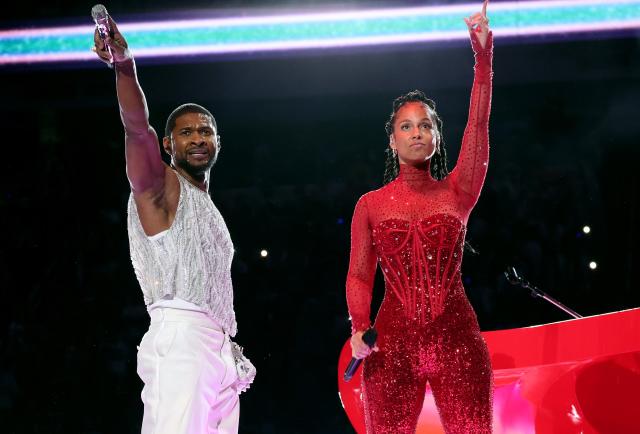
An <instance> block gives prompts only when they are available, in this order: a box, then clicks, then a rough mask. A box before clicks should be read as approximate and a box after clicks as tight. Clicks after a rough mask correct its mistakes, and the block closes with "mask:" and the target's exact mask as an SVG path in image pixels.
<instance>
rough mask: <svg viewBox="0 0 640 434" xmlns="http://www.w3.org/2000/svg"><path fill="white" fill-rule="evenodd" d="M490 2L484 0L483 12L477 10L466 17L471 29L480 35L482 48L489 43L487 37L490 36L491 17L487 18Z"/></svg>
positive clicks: (465, 20)
mask: <svg viewBox="0 0 640 434" xmlns="http://www.w3.org/2000/svg"><path fill="white" fill-rule="evenodd" d="M488 4H489V0H484V3H482V11H481V12H476V13H475V14H473V15H471V16H470V17H469V18H465V19H464V22H465V23H467V27H468V28H469V31H470V32H473V33H475V34H476V36H477V37H478V41H480V45H481V46H482V48H484V47H485V46H486V45H487V38H488V37H489V18H487V5H488Z"/></svg>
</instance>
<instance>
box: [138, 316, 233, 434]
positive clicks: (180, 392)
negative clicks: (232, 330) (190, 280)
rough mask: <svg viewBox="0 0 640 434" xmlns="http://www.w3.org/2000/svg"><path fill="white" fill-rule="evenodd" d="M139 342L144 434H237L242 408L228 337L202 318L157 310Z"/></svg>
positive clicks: (205, 317)
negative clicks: (142, 383) (236, 386)
mask: <svg viewBox="0 0 640 434" xmlns="http://www.w3.org/2000/svg"><path fill="white" fill-rule="evenodd" d="M149 315H150V316H151V325H150V326H149V331H148V332H147V333H146V334H145V335H144V337H143V338H142V342H140V349H139V351H138V375H139V376H140V378H141V379H142V381H143V382H144V388H143V389H142V402H143V403H144V417H143V420H142V434H231V433H233V434H236V433H237V432H238V419H239V416H240V405H239V400H238V394H237V392H236V389H235V387H234V385H235V382H236V379H237V373H236V368H235V363H234V360H233V356H232V354H231V346H230V342H229V336H228V335H227V334H225V333H224V332H223V331H222V330H221V328H220V327H219V326H218V325H217V324H216V323H215V322H214V321H212V320H211V319H210V318H209V317H208V316H207V315H205V314H204V313H201V312H193V311H188V310H179V309H171V308H156V309H153V310H152V311H151V312H150V313H149Z"/></svg>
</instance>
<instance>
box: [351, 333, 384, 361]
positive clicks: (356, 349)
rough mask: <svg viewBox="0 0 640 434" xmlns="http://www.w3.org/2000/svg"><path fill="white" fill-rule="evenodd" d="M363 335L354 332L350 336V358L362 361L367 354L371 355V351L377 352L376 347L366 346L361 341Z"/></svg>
mask: <svg viewBox="0 0 640 434" xmlns="http://www.w3.org/2000/svg"><path fill="white" fill-rule="evenodd" d="M363 334H364V331H361V332H356V333H354V334H353V336H351V356H352V357H355V358H356V359H364V358H365V357H367V356H368V355H369V354H371V351H378V350H379V348H378V346H377V345H374V346H373V348H371V347H370V346H369V345H367V344H366V343H365V342H364V341H363V340H362V335H363Z"/></svg>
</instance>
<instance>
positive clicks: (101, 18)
mask: <svg viewBox="0 0 640 434" xmlns="http://www.w3.org/2000/svg"><path fill="white" fill-rule="evenodd" d="M91 18H93V21H94V22H95V23H96V28H97V29H98V35H99V36H100V39H102V40H103V41H104V40H105V38H106V37H107V35H109V36H110V37H112V38H113V30H111V24H110V23H109V12H107V8H105V7H104V6H103V5H101V4H97V5H95V6H94V7H92V8H91ZM106 47H107V51H108V52H109V55H110V56H111V61H112V62H113V55H112V53H111V47H109V46H108V45H107V46H106ZM109 66H110V67H111V66H112V65H111V64H109Z"/></svg>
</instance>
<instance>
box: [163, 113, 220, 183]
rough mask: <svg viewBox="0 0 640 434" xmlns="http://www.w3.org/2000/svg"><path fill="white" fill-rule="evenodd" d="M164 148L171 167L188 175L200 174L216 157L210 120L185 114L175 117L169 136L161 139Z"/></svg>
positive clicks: (213, 132)
mask: <svg viewBox="0 0 640 434" xmlns="http://www.w3.org/2000/svg"><path fill="white" fill-rule="evenodd" d="M163 143H164V149H165V151H166V152H167V153H168V154H169V155H170V156H171V160H172V162H173V164H174V165H175V166H177V167H181V168H182V169H184V170H185V171H186V172H187V173H189V174H190V175H193V176H196V175H202V174H204V173H206V172H208V171H209V169H211V167H212V166H213V165H214V163H215V162H216V159H217V158H218V150H219V141H218V135H217V131H216V129H215V127H214V126H213V122H212V120H211V117H210V116H208V115H206V114H204V113H185V114H183V115H181V116H179V117H178V118H176V125H175V127H174V128H173V131H171V136H170V137H165V139H164V141H163Z"/></svg>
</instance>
